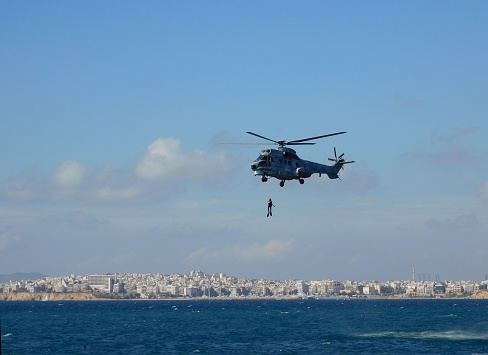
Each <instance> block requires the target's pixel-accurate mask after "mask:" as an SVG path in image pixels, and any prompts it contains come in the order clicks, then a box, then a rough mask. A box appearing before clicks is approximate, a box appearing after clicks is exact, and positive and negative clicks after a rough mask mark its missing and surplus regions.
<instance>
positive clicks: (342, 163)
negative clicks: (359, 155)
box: [329, 147, 355, 169]
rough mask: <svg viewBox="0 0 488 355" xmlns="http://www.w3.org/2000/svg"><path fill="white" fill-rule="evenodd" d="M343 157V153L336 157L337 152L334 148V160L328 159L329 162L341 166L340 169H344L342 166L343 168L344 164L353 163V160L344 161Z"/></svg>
mask: <svg viewBox="0 0 488 355" xmlns="http://www.w3.org/2000/svg"><path fill="white" fill-rule="evenodd" d="M343 157H344V153H342V154H341V155H339V156H337V151H336V148H335V147H334V158H329V160H330V161H333V162H335V163H336V164H341V169H344V166H343V165H344V164H351V163H355V161H354V160H351V161H346V159H344V158H343Z"/></svg>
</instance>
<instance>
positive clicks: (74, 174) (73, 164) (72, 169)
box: [53, 160, 85, 187]
mask: <svg viewBox="0 0 488 355" xmlns="http://www.w3.org/2000/svg"><path fill="white" fill-rule="evenodd" d="M84 173H85V167H84V166H83V164H81V163H79V162H77V161H75V160H68V161H65V162H63V163H62V164H61V165H60V166H59V168H58V170H57V171H56V172H55V173H54V174H53V179H54V181H55V182H57V183H58V184H60V185H62V186H66V187H73V186H76V185H79V184H80V183H81V182H82V181H83V175H84Z"/></svg>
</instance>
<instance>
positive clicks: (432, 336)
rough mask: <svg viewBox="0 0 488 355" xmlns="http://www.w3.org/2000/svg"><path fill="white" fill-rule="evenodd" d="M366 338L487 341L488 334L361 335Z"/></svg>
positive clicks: (383, 333)
mask: <svg viewBox="0 0 488 355" xmlns="http://www.w3.org/2000/svg"><path fill="white" fill-rule="evenodd" d="M361 337H366V338H405V339H432V340H436V339H439V340H456V341H459V340H487V341H488V332H483V333H476V332H468V331H461V330H447V331H425V332H377V333H366V334H361Z"/></svg>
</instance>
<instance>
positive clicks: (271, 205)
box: [266, 197, 275, 217]
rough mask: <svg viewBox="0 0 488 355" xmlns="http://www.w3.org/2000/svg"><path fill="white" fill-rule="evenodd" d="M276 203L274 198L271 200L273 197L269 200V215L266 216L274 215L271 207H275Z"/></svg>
mask: <svg viewBox="0 0 488 355" xmlns="http://www.w3.org/2000/svg"><path fill="white" fill-rule="evenodd" d="M274 206H275V205H273V200H271V197H270V199H269V200H268V215H267V216H266V217H269V216H271V217H272V216H273V212H272V211H271V207H274Z"/></svg>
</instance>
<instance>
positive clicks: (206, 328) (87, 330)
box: [0, 299, 488, 355]
mask: <svg viewBox="0 0 488 355" xmlns="http://www.w3.org/2000/svg"><path fill="white" fill-rule="evenodd" d="M0 320H1V330H0V331H1V354H4V355H8V354H198V353H204V354H488V300H474V299H473V300H469V299H442V300H434V299H432V300H415V299H408V300H406V299H401V300H397V299H392V300H386V299H318V300H317V299H303V300H301V299H300V300H298V299H294V300H274V299H270V300H268V299H266V300H263V299H258V300H245V299H244V300H213V299H210V300H209V299H207V300H201V299H200V300H193V299H190V300H154V301H153V300H144V301H143V300H137V301H134V300H124V301H63V302H58V301H47V302H40V301H2V302H0Z"/></svg>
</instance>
